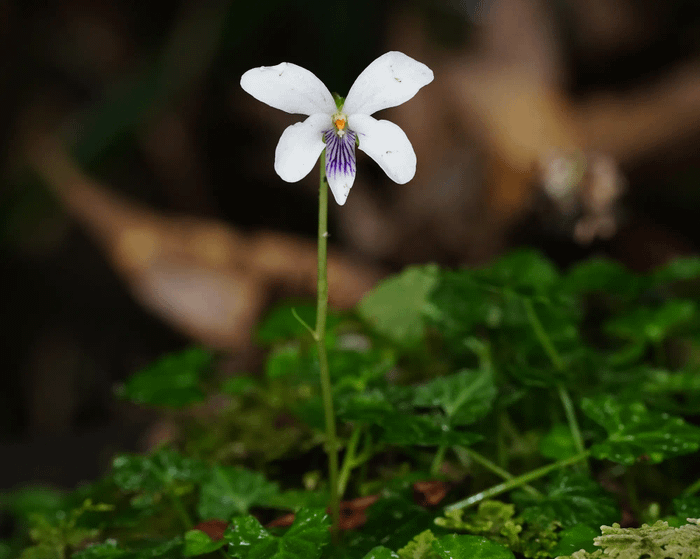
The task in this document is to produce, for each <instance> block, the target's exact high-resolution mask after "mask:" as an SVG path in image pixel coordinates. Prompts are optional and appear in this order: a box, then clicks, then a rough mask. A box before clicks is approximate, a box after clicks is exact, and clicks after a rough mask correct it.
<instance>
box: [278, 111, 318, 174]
mask: <svg viewBox="0 0 700 559" xmlns="http://www.w3.org/2000/svg"><path fill="white" fill-rule="evenodd" d="M330 120H331V119H330V117H329V116H328V115H327V114H315V115H311V116H310V117H309V118H307V119H306V120H305V121H304V122H297V123H296V124H292V125H291V126H288V127H287V128H286V129H285V131H284V132H282V137H281V138H280V141H279V142H278V143H277V149H275V171H277V174H278V175H279V176H280V177H281V178H282V180H285V181H287V182H297V181H300V180H301V179H303V178H304V177H305V176H306V175H308V174H309V173H310V172H311V169H313V167H314V165H315V164H316V161H317V160H318V156H319V155H321V152H322V151H323V148H324V147H326V145H325V144H324V143H323V131H324V130H325V129H327V128H328V127H329V126H331V122H330Z"/></svg>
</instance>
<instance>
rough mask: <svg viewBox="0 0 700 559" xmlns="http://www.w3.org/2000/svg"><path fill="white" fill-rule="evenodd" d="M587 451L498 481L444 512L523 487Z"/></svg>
mask: <svg viewBox="0 0 700 559" xmlns="http://www.w3.org/2000/svg"><path fill="white" fill-rule="evenodd" d="M588 454H589V452H588V451H586V452H582V453H580V454H576V455H575V456H570V457H569V458H566V459H564V460H559V461H558V462H554V464H549V465H547V466H543V467H541V468H538V469H536V470H532V471H531V472H528V473H526V474H523V475H521V476H518V477H514V478H513V479H510V480H508V481H505V482H503V483H500V484H498V485H494V486H493V487H490V488H489V489H486V490H485V491H482V492H480V493H476V494H475V495H472V496H471V497H467V498H466V499H463V500H461V501H458V502H457V503H453V504H452V505H450V506H449V507H445V512H448V511H451V510H457V509H464V508H467V507H470V506H472V505H475V504H476V503H479V502H481V501H483V500H484V499H491V498H492V497H496V496H497V495H500V494H501V493H507V492H508V491H512V490H513V489H516V488H518V487H523V486H524V485H526V484H527V483H530V482H531V481H534V480H536V479H539V478H541V477H544V476H546V475H547V474H549V473H550V472H552V471H554V470H560V469H561V468H565V467H566V466H570V465H571V464H575V463H577V462H582V461H584V460H586V458H588Z"/></svg>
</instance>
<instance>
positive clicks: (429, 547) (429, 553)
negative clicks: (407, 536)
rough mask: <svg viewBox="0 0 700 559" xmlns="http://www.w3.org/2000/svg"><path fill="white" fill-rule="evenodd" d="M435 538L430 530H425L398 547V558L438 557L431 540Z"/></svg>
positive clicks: (427, 558)
mask: <svg viewBox="0 0 700 559" xmlns="http://www.w3.org/2000/svg"><path fill="white" fill-rule="evenodd" d="M436 540H437V538H436V537H435V535H434V534H433V533H432V531H430V530H425V531H423V532H421V533H420V534H418V535H417V536H416V537H415V538H413V539H412V540H411V541H410V542H408V543H407V544H406V545H405V546H404V547H402V548H401V549H399V551H398V553H399V557H400V559H439V555H438V553H437V551H435V548H433V542H434V541H436Z"/></svg>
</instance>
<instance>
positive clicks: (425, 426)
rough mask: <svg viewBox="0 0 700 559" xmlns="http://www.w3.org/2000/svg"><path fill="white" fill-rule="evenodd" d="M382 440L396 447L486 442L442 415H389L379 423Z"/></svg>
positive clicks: (464, 444) (397, 413) (460, 444)
mask: <svg viewBox="0 0 700 559" xmlns="http://www.w3.org/2000/svg"><path fill="white" fill-rule="evenodd" d="M378 424H379V425H380V426H381V427H382V428H383V432H382V440H384V441H386V442H388V443H390V444H396V445H417V446H471V445H473V444H474V443H475V442H478V441H480V440H482V439H483V436H482V435H479V434H478V433H471V432H468V431H461V430H457V429H455V428H454V427H453V426H452V425H450V423H449V421H448V420H447V418H445V417H443V416H440V415H410V414H405V413H400V412H395V413H388V414H385V415H384V416H383V417H382V418H381V419H379V420H378Z"/></svg>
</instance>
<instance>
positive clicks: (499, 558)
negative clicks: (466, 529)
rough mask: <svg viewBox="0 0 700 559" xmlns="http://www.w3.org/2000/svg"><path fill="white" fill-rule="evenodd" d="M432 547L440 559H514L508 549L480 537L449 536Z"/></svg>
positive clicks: (435, 542)
mask: <svg viewBox="0 0 700 559" xmlns="http://www.w3.org/2000/svg"><path fill="white" fill-rule="evenodd" d="M432 545H433V549H435V551H436V553H437V554H438V557H440V559H515V555H513V552H512V551H511V550H510V549H508V548H506V547H503V546H502V545H501V544H498V543H496V542H493V541H491V540H488V539H486V538H482V537H480V536H459V535H456V534H450V535H447V536H443V537H442V538H440V539H439V540H437V541H434V542H433V544H432Z"/></svg>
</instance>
